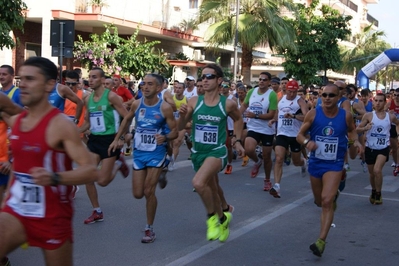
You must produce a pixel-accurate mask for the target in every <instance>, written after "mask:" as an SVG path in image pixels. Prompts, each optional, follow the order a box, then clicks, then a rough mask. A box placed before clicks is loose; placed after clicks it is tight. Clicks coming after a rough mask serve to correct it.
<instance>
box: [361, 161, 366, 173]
mask: <svg viewBox="0 0 399 266" xmlns="http://www.w3.org/2000/svg"><path fill="white" fill-rule="evenodd" d="M360 164H361V165H362V167H363V173H367V172H368V168H367V164H366V162H365V161H362V162H361V163H360Z"/></svg>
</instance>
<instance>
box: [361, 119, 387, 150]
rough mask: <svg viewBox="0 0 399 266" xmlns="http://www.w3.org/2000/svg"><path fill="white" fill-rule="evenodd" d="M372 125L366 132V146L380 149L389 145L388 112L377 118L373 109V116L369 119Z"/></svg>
mask: <svg viewBox="0 0 399 266" xmlns="http://www.w3.org/2000/svg"><path fill="white" fill-rule="evenodd" d="M371 123H373V126H372V127H371V128H370V130H368V131H367V132H366V147H369V148H370V149H375V150H382V149H384V148H386V147H388V146H389V145H390V141H389V138H390V134H389V131H390V129H391V121H390V119H389V114H388V113H385V117H384V118H383V119H380V118H378V116H377V115H376V113H375V111H373V118H372V120H371Z"/></svg>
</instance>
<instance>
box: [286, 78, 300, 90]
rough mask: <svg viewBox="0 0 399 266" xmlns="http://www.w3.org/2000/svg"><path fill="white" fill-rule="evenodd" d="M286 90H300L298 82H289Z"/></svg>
mask: <svg viewBox="0 0 399 266" xmlns="http://www.w3.org/2000/svg"><path fill="white" fill-rule="evenodd" d="M286 88H287V90H298V89H299V85H298V82H297V81H296V80H294V79H293V80H290V81H288V83H287V86H286Z"/></svg>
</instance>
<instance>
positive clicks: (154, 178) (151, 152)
mask: <svg viewBox="0 0 399 266" xmlns="http://www.w3.org/2000/svg"><path fill="white" fill-rule="evenodd" d="M162 83H163V77H162V76H160V75H157V74H148V75H146V76H145V77H144V85H143V89H142V90H143V98H142V99H141V100H139V101H135V102H134V103H133V105H132V108H131V109H130V111H129V113H128V115H127V116H125V118H124V119H123V121H122V124H121V127H120V129H119V130H118V133H117V134H116V136H115V138H114V141H113V142H112V143H111V145H109V148H108V152H109V153H113V152H115V151H117V149H118V147H120V145H119V143H118V139H119V138H120V137H121V136H123V135H124V134H125V132H127V131H128V129H129V126H130V124H131V121H132V119H133V118H134V117H136V131H135V135H134V158H133V177H132V180H133V196H134V197H135V198H136V199H141V198H143V197H145V199H146V213H147V225H146V227H145V232H144V237H143V238H142V239H141V243H152V242H154V241H155V238H156V236H155V232H154V230H153V224H154V220H155V213H156V209H157V198H156V196H155V190H156V186H157V183H158V179H159V176H160V174H161V171H162V168H163V166H164V164H165V161H166V151H167V141H168V140H173V139H175V138H176V137H177V129H176V122H175V119H174V117H173V110H172V107H171V106H170V105H169V104H168V103H166V102H165V101H164V100H163V99H162V97H159V95H158V94H159V92H160V91H161V90H162ZM165 125H168V127H169V129H170V132H169V133H168V134H166V135H165V134H162V133H164V128H165Z"/></svg>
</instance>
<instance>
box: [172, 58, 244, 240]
mask: <svg viewBox="0 0 399 266" xmlns="http://www.w3.org/2000/svg"><path fill="white" fill-rule="evenodd" d="M222 81H223V71H222V69H221V68H220V67H219V66H218V65H216V64H209V65H207V66H205V67H204V68H203V70H202V85H203V88H204V91H205V94H204V95H203V96H198V97H193V98H191V99H190V100H189V101H188V104H187V105H182V106H180V110H179V112H180V119H179V127H178V128H179V129H180V130H182V129H184V128H185V127H186V124H187V122H188V121H190V120H191V119H193V125H192V133H193V136H194V139H193V148H192V151H193V153H192V162H193V167H194V170H195V171H196V174H195V176H194V178H193V181H192V183H193V186H194V188H195V190H196V191H197V192H198V195H199V196H200V197H201V199H202V202H203V203H204V205H205V208H206V212H207V215H208V219H207V222H206V223H207V227H208V229H207V239H208V240H216V239H219V241H221V242H224V241H226V240H227V238H228V237H229V224H230V221H231V219H232V214H231V212H223V209H222V208H223V207H222V202H221V199H220V195H221V192H220V191H218V190H221V188H220V186H218V182H217V180H218V179H217V178H216V177H217V173H218V172H219V171H221V170H223V168H224V167H225V166H226V161H227V149H226V145H225V143H226V125H227V116H231V117H232V118H233V119H234V121H235V123H234V132H235V133H236V137H237V139H236V141H235V142H234V146H235V148H236V150H237V152H238V154H239V155H244V149H243V147H242V146H241V131H242V119H241V114H240V113H239V111H238V108H237V105H236V104H235V103H234V102H233V101H231V100H228V99H226V97H224V96H222V95H220V94H219V86H220V84H221V83H222ZM237 143H238V144H237Z"/></svg>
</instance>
